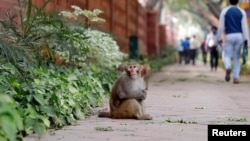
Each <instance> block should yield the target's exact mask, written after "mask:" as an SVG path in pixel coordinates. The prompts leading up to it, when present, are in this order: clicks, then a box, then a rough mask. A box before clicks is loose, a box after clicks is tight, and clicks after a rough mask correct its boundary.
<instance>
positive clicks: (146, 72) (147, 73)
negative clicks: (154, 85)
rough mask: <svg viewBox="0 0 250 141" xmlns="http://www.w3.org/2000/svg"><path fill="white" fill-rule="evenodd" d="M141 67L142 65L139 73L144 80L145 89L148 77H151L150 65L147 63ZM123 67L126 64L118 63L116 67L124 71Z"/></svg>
mask: <svg viewBox="0 0 250 141" xmlns="http://www.w3.org/2000/svg"><path fill="white" fill-rule="evenodd" d="M141 67H142V71H141V74H140V75H141V77H143V78H144V81H145V83H146V90H148V84H149V78H150V77H151V67H150V65H149V64H143V65H142V66H141ZM125 68H126V65H124V64H120V65H119V66H118V67H117V70H118V71H120V72H122V73H123V72H124V71H125Z"/></svg>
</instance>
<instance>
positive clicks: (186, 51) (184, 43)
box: [182, 37, 190, 64]
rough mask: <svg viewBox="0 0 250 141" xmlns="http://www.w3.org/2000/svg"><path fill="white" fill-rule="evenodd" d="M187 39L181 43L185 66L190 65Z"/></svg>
mask: <svg viewBox="0 0 250 141" xmlns="http://www.w3.org/2000/svg"><path fill="white" fill-rule="evenodd" d="M189 40H190V39H189V37H186V39H185V40H184V41H183V42H182V46H183V49H184V59H185V64H189V63H190V41H189Z"/></svg>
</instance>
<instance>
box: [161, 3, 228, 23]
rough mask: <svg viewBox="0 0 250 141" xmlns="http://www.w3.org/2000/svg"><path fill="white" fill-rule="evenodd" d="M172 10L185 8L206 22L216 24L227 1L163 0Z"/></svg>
mask: <svg viewBox="0 0 250 141" xmlns="http://www.w3.org/2000/svg"><path fill="white" fill-rule="evenodd" d="M165 1H166V3H167V5H168V6H169V8H170V9H171V10H172V11H175V12H178V11H180V10H185V11H188V12H190V13H192V14H193V15H196V16H199V17H200V18H202V19H203V20H205V21H206V22H207V23H208V24H211V25H215V26H217V25H218V19H219V15H220V12H221V9H222V7H224V6H225V5H226V4H227V2H226V1H223V0H165Z"/></svg>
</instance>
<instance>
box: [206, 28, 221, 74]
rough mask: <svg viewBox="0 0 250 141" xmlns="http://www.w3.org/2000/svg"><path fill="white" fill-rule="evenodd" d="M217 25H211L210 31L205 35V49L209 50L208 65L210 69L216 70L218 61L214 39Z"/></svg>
mask: <svg viewBox="0 0 250 141" xmlns="http://www.w3.org/2000/svg"><path fill="white" fill-rule="evenodd" d="M216 34H217V27H215V26H212V27H211V32H210V33H209V34H208V35H207V38H206V47H205V48H206V49H208V50H209V52H210V67H211V71H213V70H215V71H216V70H217V67H218V61H219V51H218V46H217V40H216Z"/></svg>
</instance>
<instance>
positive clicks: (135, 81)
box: [98, 63, 152, 120]
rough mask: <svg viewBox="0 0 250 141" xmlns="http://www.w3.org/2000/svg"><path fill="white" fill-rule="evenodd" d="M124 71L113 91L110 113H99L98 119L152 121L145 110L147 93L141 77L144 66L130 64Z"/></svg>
mask: <svg viewBox="0 0 250 141" xmlns="http://www.w3.org/2000/svg"><path fill="white" fill-rule="evenodd" d="M123 69H124V71H123V73H122V74H121V75H120V77H119V78H118V79H117V80H116V82H115V84H114V86H113V88H112V90H111V94H110V99H109V107H110V112H99V114H98V117H109V118H113V119H137V120H151V119H152V117H151V115H149V114H145V109H144V100H145V99H146V96H147V91H146V90H145V83H144V79H143V77H142V76H141V72H142V71H143V66H142V65H140V64H138V63H130V64H128V65H124V68H123Z"/></svg>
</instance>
